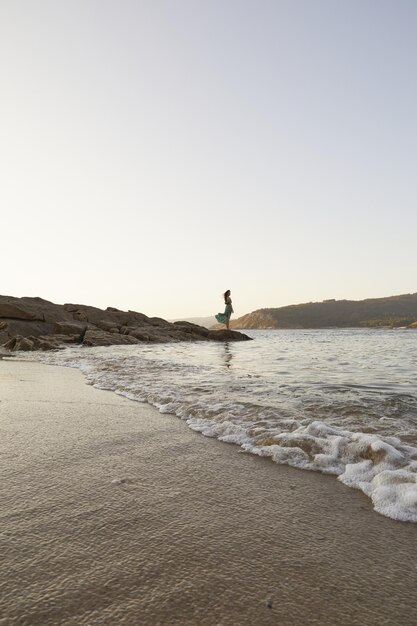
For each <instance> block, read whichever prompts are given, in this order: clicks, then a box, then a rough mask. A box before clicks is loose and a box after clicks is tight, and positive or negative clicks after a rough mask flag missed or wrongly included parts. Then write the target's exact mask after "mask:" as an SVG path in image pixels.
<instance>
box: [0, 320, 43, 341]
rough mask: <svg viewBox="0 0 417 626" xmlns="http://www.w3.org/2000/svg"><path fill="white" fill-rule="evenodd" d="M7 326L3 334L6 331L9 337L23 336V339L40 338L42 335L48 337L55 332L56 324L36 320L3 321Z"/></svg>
mask: <svg viewBox="0 0 417 626" xmlns="http://www.w3.org/2000/svg"><path fill="white" fill-rule="evenodd" d="M3 322H5V323H6V325H5V326H4V327H3V329H2V330H3V332H4V331H6V332H7V333H8V335H9V337H12V336H17V335H21V336H22V337H29V336H30V335H34V336H35V337H38V336H40V335H47V334H48V333H51V332H53V329H54V324H49V323H47V322H38V321H35V320H10V319H8V320H3Z"/></svg>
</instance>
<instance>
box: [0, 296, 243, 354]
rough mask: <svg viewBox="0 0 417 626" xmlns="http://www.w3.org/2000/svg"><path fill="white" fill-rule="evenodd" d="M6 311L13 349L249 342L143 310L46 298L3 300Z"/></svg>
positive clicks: (3, 338) (0, 321)
mask: <svg viewBox="0 0 417 626" xmlns="http://www.w3.org/2000/svg"><path fill="white" fill-rule="evenodd" d="M0 311H2V312H3V315H5V314H6V313H7V315H9V317H1V315H0V345H1V344H4V345H5V346H6V347H7V348H8V349H9V350H56V349H57V348H59V347H62V346H63V345H66V344H73V343H81V344H83V345H85V346H110V345H130V344H132V345H133V344H137V343H139V342H147V343H148V342H172V341H208V340H214V341H241V340H245V339H249V337H247V336H246V335H242V334H241V333H238V332H236V331H227V330H224V329H222V330H218V331H209V330H208V329H207V328H205V327H203V326H198V325H197V324H192V323H190V322H185V321H177V322H175V323H174V324H172V323H170V322H167V321H166V320H164V319H162V318H160V317H148V316H147V315H144V314H143V313H138V312H137V311H120V310H119V309H116V308H114V307H108V308H107V309H106V310H105V311H104V310H102V309H99V308H97V307H90V306H86V305H83V304H71V303H67V304H64V305H59V304H54V303H53V302H49V301H48V300H43V299H42V298H13V297H11V296H0ZM12 314H13V317H12ZM18 315H20V317H17V316H18ZM24 339H27V341H24Z"/></svg>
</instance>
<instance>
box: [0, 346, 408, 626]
mask: <svg viewBox="0 0 417 626" xmlns="http://www.w3.org/2000/svg"><path fill="white" fill-rule="evenodd" d="M0 388H1V394H0V428H1V439H0V465H1V485H0V490H1V497H0V501H1V510H0V515H1V548H0V550H1V554H2V559H1V565H0V567H1V575H0V585H1V588H0V597H1V608H0V624H1V625H2V626H3V625H4V626H6V625H7V626H12V625H15V624H16V625H17V624H19V625H22V626H23V625H28V626H29V625H30V626H32V625H39V626H40V625H42V626H48V625H53V624H54V625H56V624H60V625H61V624H62V625H64V624H65V625H93V624H106V625H110V624H111V625H115V624H123V625H124V624H126V625H127V624H129V625H132V624H133V625H134V624H140V625H148V624H149V625H154V624H163V625H164V624H201V625H217V624H222V625H223V624H224V625H234V624H236V625H240V624H242V625H246V624H248V625H254V624H261V625H262V624H279V625H284V626H287V625H288V626H292V625H296V624H324V625H327V624H328V625H329V626H330V625H341V626H342V625H343V626H350V625H356V624H357V625H358V626H359V625H360V626H371V625H374V624H375V625H377V624H378V626H380V625H382V624H385V625H391V624H393V625H394V624H401V625H403V626H407V625H410V626H411V625H414V624H415V623H416V614H417V601H416V594H415V589H416V583H417V566H416V563H417V541H416V535H417V530H416V525H415V524H411V523H406V522H396V521H394V520H391V519H389V518H387V517H383V516H382V515H379V514H377V513H376V512H375V511H374V510H373V509H372V503H371V502H370V500H369V499H368V498H367V497H366V496H365V495H364V494H363V493H361V492H359V491H357V490H354V489H349V488H347V487H346V486H345V485H343V484H341V483H340V482H338V481H336V480H335V479H334V478H333V477H331V476H326V475H323V474H319V473H316V472H305V471H301V470H297V469H294V468H291V467H286V466H282V465H276V464H274V463H273V462H272V461H271V460H270V459H267V458H261V457H257V456H255V455H250V454H246V453H244V452H242V451H241V450H240V449H239V448H238V447H237V446H232V445H230V444H227V443H223V442H220V441H218V440H216V439H211V438H207V437H203V436H201V435H200V434H198V433H196V432H193V431H192V430H190V429H189V428H187V426H186V424H185V423H184V422H183V421H181V420H179V419H177V418H176V417H174V416H172V415H166V414H160V413H159V412H158V411H157V410H156V409H155V408H154V407H151V406H149V405H147V404H143V403H139V402H134V401H131V400H128V399H127V398H123V397H120V396H118V395H116V394H115V393H113V392H110V391H103V390H98V389H95V388H93V387H92V386H90V385H87V384H85V382H84V379H83V376H82V374H81V373H80V372H79V371H77V370H74V369H69V368H64V367H56V366H50V365H44V364H40V363H32V362H23V361H19V360H18V359H17V358H16V359H13V360H2V361H0Z"/></svg>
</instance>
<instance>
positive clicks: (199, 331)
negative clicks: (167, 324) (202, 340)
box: [173, 322, 209, 337]
mask: <svg viewBox="0 0 417 626" xmlns="http://www.w3.org/2000/svg"><path fill="white" fill-rule="evenodd" d="M173 326H175V327H176V328H180V329H181V331H182V332H184V333H189V334H192V335H199V336H200V337H207V336H208V334H209V330H208V328H205V327H204V326H198V325H197V324H192V323H191V322H174V323H173Z"/></svg>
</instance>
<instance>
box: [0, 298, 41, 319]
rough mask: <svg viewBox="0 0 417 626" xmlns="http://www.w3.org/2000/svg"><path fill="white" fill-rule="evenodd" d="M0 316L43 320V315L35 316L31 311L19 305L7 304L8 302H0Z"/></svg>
mask: <svg viewBox="0 0 417 626" xmlns="http://www.w3.org/2000/svg"><path fill="white" fill-rule="evenodd" d="M0 317H7V318H9V319H14V320H35V319H40V320H41V321H43V316H42V317H41V318H39V317H38V318H37V317H36V315H35V314H34V313H32V312H31V311H28V310H25V309H24V308H22V307H20V306H16V305H14V304H9V303H8V302H0Z"/></svg>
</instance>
